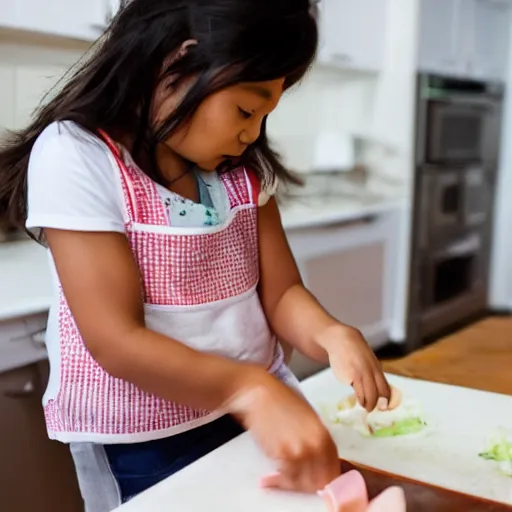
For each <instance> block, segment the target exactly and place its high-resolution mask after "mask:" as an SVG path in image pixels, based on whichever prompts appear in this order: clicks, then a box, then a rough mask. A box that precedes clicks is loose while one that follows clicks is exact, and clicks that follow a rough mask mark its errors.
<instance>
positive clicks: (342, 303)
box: [301, 241, 386, 338]
mask: <svg viewBox="0 0 512 512" xmlns="http://www.w3.org/2000/svg"><path fill="white" fill-rule="evenodd" d="M301 268H302V270H303V273H304V277H305V280H306V284H307V287H308V288H309V290H310V291H311V293H313V295H315V297H317V298H318V300H319V301H320V303H321V304H322V305H323V306H324V307H325V308H326V309H327V311H328V312H329V313H330V314H331V315H332V316H334V317H335V318H337V319H338V320H339V321H341V322H343V323H346V324H349V325H352V326H354V327H357V328H359V329H361V330H362V331H363V333H364V334H365V335H366V336H368V337H369V338H371V337H372V336H373V335H374V334H375V333H376V332H379V331H380V330H381V328H382V326H383V324H384V323H386V319H385V318H384V313H385V309H384V306H385V305H384V277H383V276H384V274H385V272H386V269H385V244H384V242H380V241H376V242H373V243H370V244H368V245H362V246H360V247H352V248H347V249H343V250H339V251H336V252H332V253H330V254H326V255H322V256H317V257H314V258H310V259H308V260H306V261H304V262H302V265H301Z"/></svg>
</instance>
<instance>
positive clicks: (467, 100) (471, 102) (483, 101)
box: [433, 96, 499, 110]
mask: <svg viewBox="0 0 512 512" xmlns="http://www.w3.org/2000/svg"><path fill="white" fill-rule="evenodd" d="M433 101H438V102H443V103H445V104H447V105H457V106H462V107H466V108H476V109H479V110H480V109H481V108H486V109H491V110H494V109H496V108H497V106H498V105H499V102H498V101H497V99H494V98H488V97H473V96H447V97H444V98H436V99H435V100H433Z"/></svg>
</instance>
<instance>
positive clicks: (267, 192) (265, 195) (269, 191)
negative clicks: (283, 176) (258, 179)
mask: <svg viewBox="0 0 512 512" xmlns="http://www.w3.org/2000/svg"><path fill="white" fill-rule="evenodd" d="M278 187H279V179H278V178H277V176H276V177H275V178H274V182H273V183H272V184H271V185H266V186H265V184H263V183H262V184H261V187H260V193H259V196H258V206H265V205H266V204H267V203H268V202H269V201H270V198H271V197H274V195H275V194H276V192H277V188H278Z"/></svg>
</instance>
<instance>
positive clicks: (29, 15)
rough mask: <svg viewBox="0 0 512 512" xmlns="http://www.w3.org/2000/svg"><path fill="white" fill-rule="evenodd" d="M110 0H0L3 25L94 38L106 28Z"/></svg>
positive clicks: (1, 24) (73, 37) (74, 37)
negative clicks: (85, 0) (86, 0)
mask: <svg viewBox="0 0 512 512" xmlns="http://www.w3.org/2000/svg"><path fill="white" fill-rule="evenodd" d="M109 1H110V0H90V1H88V2H84V1H82V0H45V1H41V0H14V1H13V0H0V27H4V28H11V29H19V30H26V31H30V32H39V33H44V34H51V35H56V36H62V37H68V38H72V39H80V40H85V41H94V40H95V39H97V38H98V36H99V35H100V34H101V33H102V31H103V30H104V27H105V24H106V20H107V19H108V17H109V13H110V9H111V5H110V3H109Z"/></svg>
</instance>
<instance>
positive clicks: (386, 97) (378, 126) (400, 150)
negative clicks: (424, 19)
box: [269, 0, 418, 193]
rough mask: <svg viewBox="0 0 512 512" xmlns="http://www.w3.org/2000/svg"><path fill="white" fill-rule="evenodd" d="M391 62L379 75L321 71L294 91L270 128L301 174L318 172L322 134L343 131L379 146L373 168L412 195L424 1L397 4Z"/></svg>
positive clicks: (393, 4)
mask: <svg viewBox="0 0 512 512" xmlns="http://www.w3.org/2000/svg"><path fill="white" fill-rule="evenodd" d="M388 16H389V18H388V20H387V21H386V20H383V21H382V22H383V23H386V22H387V23H388V30H387V40H386V41H385V45H386V57H385V63H384V69H383V70H382V71H381V72H380V73H379V74H370V73H364V72H356V71H341V70H335V69H327V68H325V67H320V66H317V67H316V68H315V69H314V70H313V72H312V73H311V74H310V76H309V77H307V79H306V80H305V81H304V83H303V84H301V86H299V87H298V88H297V89H296V90H294V91H291V92H289V93H288V94H287V95H286V97H285V98H284V100H283V101H282V102H281V104H280V106H279V107H278V109H277V111H276V112H275V113H274V114H273V115H272V118H271V120H270V123H269V133H270V135H271V136H272V137H273V140H275V141H276V142H277V149H279V150H280V151H281V153H282V154H283V156H284V157H285V159H286V162H287V163H288V165H289V166H290V167H291V168H293V169H295V170H297V171H301V172H308V171H310V170H311V169H312V167H313V157H314V141H315V137H316V136H317V134H318V133H320V132H321V131H329V132H332V131H339V132H346V133H349V134H354V135H358V136H363V137H366V138H369V139H370V140H373V141H375V142H376V144H374V145H373V154H372V156H371V162H372V164H373V165H372V167H374V168H377V169H378V171H379V174H381V175H384V176H386V177H389V178H393V179H396V180H399V181H402V182H403V183H402V186H403V187H404V193H406V192H407V191H408V190H409V188H408V187H409V182H410V178H411V177H412V165H411V162H412V160H413V146H414V144H413V133H414V129H413V128H414V127H413V119H414V115H413V113H414V102H415V98H414V94H415V87H414V82H415V69H416V54H417V39H418V38H417V30H418V19H417V18H418V1H417V0H391V1H390V9H389V12H388Z"/></svg>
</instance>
